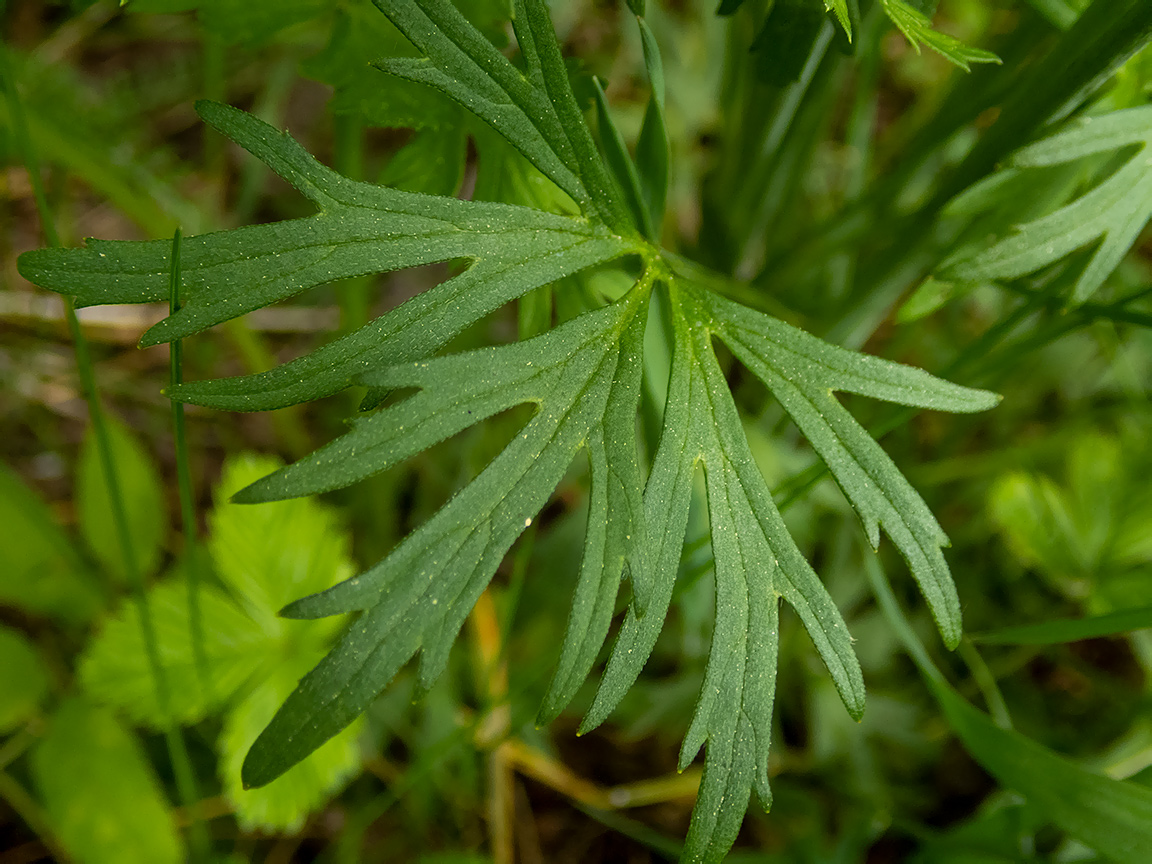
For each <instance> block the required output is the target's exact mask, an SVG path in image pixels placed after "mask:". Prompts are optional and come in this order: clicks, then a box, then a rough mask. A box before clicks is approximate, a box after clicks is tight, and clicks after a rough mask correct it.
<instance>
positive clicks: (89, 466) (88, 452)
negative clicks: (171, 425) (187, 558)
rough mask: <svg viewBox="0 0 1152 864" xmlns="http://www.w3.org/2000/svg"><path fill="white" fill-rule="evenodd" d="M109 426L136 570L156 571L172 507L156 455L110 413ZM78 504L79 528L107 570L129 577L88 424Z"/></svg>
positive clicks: (143, 572) (120, 578)
mask: <svg viewBox="0 0 1152 864" xmlns="http://www.w3.org/2000/svg"><path fill="white" fill-rule="evenodd" d="M106 425H107V429H108V439H109V444H110V446H111V448H112V458H113V462H114V463H115V465H116V469H115V470H116V479H117V483H118V485H119V489H120V495H121V497H122V499H123V502H124V515H125V516H126V517H127V520H128V533H129V534H130V535H131V539H132V549H133V552H134V554H135V556H136V572H137V574H139V575H140V576H147V575H149V574H151V573H154V572H155V571H156V567H157V566H158V565H159V563H160V552H161V544H162V543H163V541H164V534H165V532H166V531H167V529H168V512H167V510H168V508H167V506H166V504H165V500H164V492H163V485H162V484H161V482H160V472H159V470H157V467H156V462H155V460H154V459H153V458H152V457H151V455H149V453H148V452H147V451H146V450H145V449H144V447H143V446H142V445H141V444H140V442H139V441H137V440H136V438H135V436H133V435H132V434H131V433H130V432H129V431H128V430H127V429H125V428H124V427H123V426H122V425H120V424H119V423H118V422H116V421H114V420H112V419H111V418H108V421H107V423H106ZM76 504H77V508H78V510H79V520H80V533H81V534H83V536H84V539H85V541H87V543H88V548H90V549H91V550H92V553H93V554H94V555H95V556H96V558H97V560H99V561H100V563H101V564H102V565H103V566H104V568H105V570H106V571H107V572H108V573H109V574H111V575H112V576H113V577H114V578H116V579H117V580H118V581H121V582H124V581H126V580H127V578H128V572H127V570H126V569H125V566H124V555H123V552H122V550H121V548H120V539H119V535H118V533H117V530H116V523H115V521H114V520H113V518H112V513H113V510H112V498H111V495H110V492H109V485H108V480H107V478H106V477H105V475H104V468H103V465H102V463H101V459H100V452H99V448H98V447H97V446H96V435H95V433H94V431H93V430H92V428H89V429H88V432H87V434H86V435H85V436H84V444H83V445H82V446H81V448H80V466H79V469H78V471H77V478H76Z"/></svg>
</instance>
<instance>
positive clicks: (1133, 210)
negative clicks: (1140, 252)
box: [941, 106, 1152, 304]
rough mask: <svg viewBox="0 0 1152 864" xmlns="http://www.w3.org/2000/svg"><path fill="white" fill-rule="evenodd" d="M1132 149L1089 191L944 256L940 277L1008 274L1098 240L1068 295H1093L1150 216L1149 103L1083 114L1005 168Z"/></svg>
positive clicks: (1019, 273)
mask: <svg viewBox="0 0 1152 864" xmlns="http://www.w3.org/2000/svg"><path fill="white" fill-rule="evenodd" d="M1124 148H1135V149H1134V150H1133V151H1132V154H1131V157H1130V158H1129V159H1128V160H1127V161H1126V162H1125V163H1124V164H1123V165H1122V166H1121V167H1120V168H1119V169H1117V170H1116V171H1115V172H1114V173H1112V175H1111V176H1109V177H1108V178H1107V179H1106V180H1104V181H1103V182H1102V183H1100V184H1099V185H1097V186H1096V187H1095V188H1093V189H1092V190H1091V191H1089V192H1087V193H1086V194H1084V195H1082V196H1080V197H1079V198H1077V199H1076V200H1075V201H1073V202H1071V203H1070V204H1067V205H1065V206H1064V207H1061V208H1060V209H1058V210H1056V211H1055V212H1053V213H1050V214H1048V215H1047V216H1044V217H1043V218H1040V219H1036V220H1034V221H1031V222H1028V223H1027V224H1025V225H1022V226H1020V228H1019V229H1018V230H1017V231H1016V232H1015V233H1013V234H1010V235H1009V236H1007V237H1005V238H1003V239H1001V240H1000V241H999V242H997V243H995V244H994V245H993V246H992V247H991V248H989V249H982V250H979V251H978V252H974V251H973V250H962V251H961V252H960V253H958V254H957V255H956V256H955V257H954V258H953V259H951V260H950V261H947V262H945V264H944V266H943V268H942V270H941V275H942V276H944V278H949V279H959V280H965V281H980V280H986V279H1014V278H1016V277H1018V276H1024V275H1026V274H1028V273H1033V272H1035V271H1037V270H1039V269H1040V268H1042V267H1045V266H1047V265H1049V264H1052V263H1054V262H1056V261H1059V260H1060V259H1061V258H1063V257H1065V256H1066V255H1068V254H1070V253H1072V252H1074V251H1075V250H1077V249H1080V248H1083V247H1086V246H1088V245H1089V244H1093V243H1099V246H1098V247H1097V248H1096V250H1095V252H1094V253H1093V255H1092V258H1091V260H1090V261H1089V262H1088V265H1087V267H1085V268H1084V272H1083V273H1082V274H1081V276H1080V278H1079V279H1078V280H1077V282H1076V286H1075V288H1074V289H1073V290H1072V298H1071V302H1072V303H1074V304H1079V303H1082V302H1084V301H1085V300H1087V299H1088V298H1089V297H1091V296H1092V295H1093V294H1094V293H1095V292H1096V290H1097V289H1098V288H1099V287H1100V286H1101V285H1102V284H1103V283H1104V280H1105V279H1107V278H1108V277H1109V276H1110V275H1111V274H1112V271H1113V270H1115V269H1116V267H1117V266H1119V264H1120V262H1121V261H1122V260H1123V258H1124V256H1125V255H1127V254H1128V250H1129V249H1131V248H1132V245H1133V244H1134V243H1135V242H1136V239H1137V238H1138V237H1139V236H1140V233H1141V232H1142V231H1143V230H1144V228H1145V226H1147V224H1148V221H1149V219H1152V107H1149V106H1144V107H1140V108H1128V109H1125V110H1122V111H1114V112H1113V113H1111V114H1105V115H1103V116H1100V117H1084V118H1082V119H1080V120H1077V121H1075V122H1074V123H1072V124H1071V125H1070V126H1069V127H1068V128H1067V129H1065V130H1063V131H1061V132H1058V133H1056V134H1055V135H1052V136H1050V137H1048V138H1045V139H1044V140H1042V141H1038V142H1037V143H1035V144H1032V145H1030V146H1028V147H1025V148H1024V149H1023V150H1020V151H1019V152H1017V153H1016V155H1015V156H1013V157H1012V162H1011V168H1010V169H1009V170H1016V169H1022V168H1040V167H1047V166H1053V165H1063V164H1066V163H1070V162H1075V161H1077V160H1080V159H1084V158H1087V157H1092V156H1096V155H1098V154H1106V153H1110V152H1113V151H1119V150H1123V149H1124Z"/></svg>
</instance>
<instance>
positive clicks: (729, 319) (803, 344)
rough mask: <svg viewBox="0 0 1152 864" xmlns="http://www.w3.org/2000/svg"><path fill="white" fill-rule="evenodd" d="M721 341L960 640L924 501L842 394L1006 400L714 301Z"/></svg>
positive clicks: (969, 402)
mask: <svg viewBox="0 0 1152 864" xmlns="http://www.w3.org/2000/svg"><path fill="white" fill-rule="evenodd" d="M704 302H705V304H706V308H707V310H708V312H709V313H710V315H711V316H712V317H713V318H714V320H715V322H716V324H715V328H716V334H717V335H718V336H719V337H720V338H721V339H723V340H724V342H725V343H726V344H727V345H728V347H729V348H731V349H732V352H733V353H734V354H735V355H736V356H737V357H738V358H740V360H741V362H743V363H744V365H745V366H747V367H748V369H749V370H750V371H751V372H752V373H753V374H755V375H756V377H758V378H759V379H760V380H761V381H763V382H764V383H765V385H767V387H768V389H769V390H771V391H772V394H773V395H774V396H775V397H776V398H777V399H779V400H780V403H781V405H783V406H784V410H786V411H787V412H788V413H789V415H791V417H792V419H793V420H794V421H795V422H796V425H797V426H798V427H800V431H801V432H803V433H804V436H805V437H806V438H807V439H808V441H809V442H810V443H811V444H812V446H813V447H814V448H815V449H816V452H817V453H819V454H820V458H821V459H823V460H824V462H825V464H827V465H828V468H829V470H830V471H831V472H832V476H833V477H834V478H835V479H836V482H837V483H838V484H839V486H840V488H841V489H842V490H843V491H844V494H845V495H846V496H847V498H848V500H849V501H850V502H851V503H852V506H853V507H854V508H855V510H856V512H857V513H858V514H859V516H860V519H861V520H862V521H863V523H864V529H865V531H866V532H867V534H868V539H869V541H870V542H871V543H872V546H873V548H875V547H877V546H878V545H879V543H880V529H881V528H883V529H884V530H885V531H886V532H887V533H888V536H889V537H891V538H892V541H893V542H894V543H895V544H896V546H897V548H898V549H899V550H900V552H901V553H902V554H903V555H904V557H905V559H906V560H907V561H908V565H909V567H910V568H911V570H912V575H913V577H915V579H916V581H917V583H918V584H919V585H920V590H921V591H922V592H923V594H924V597H925V599H926V600H927V601H928V604H929V606H930V607H931V609H932V613H933V615H934V616H935V618H936V625H937V627H939V629H940V633H941V635H942V636H943V637H944V642H945V644H947V645H948V646H949V647H953V648H954V647H955V646H956V645H957V644H958V643H959V641H960V630H961V625H960V601H959V598H958V597H957V596H956V588H955V586H954V585H953V583H952V577H951V575H950V574H949V572H948V565H947V563H946V562H945V561H944V556H943V554H942V553H941V551H940V549H941V547H942V546H946V545H947V544H948V538H947V537H946V536H945V535H944V532H943V530H941V528H940V526H939V524H938V523H937V522H936V520H935V518H933V516H932V513H931V512H930V511H929V510H928V506H927V505H926V504H925V503H924V501H923V499H921V498H920V496H919V495H917V494H916V491H915V490H914V489H913V488H912V486H911V485H910V484H909V483H908V481H907V480H906V479H904V476H903V475H902V474H901V473H900V471H899V470H898V469H897V468H896V466H895V465H893V464H892V461H891V460H890V459H889V458H888V456H887V455H886V454H885V453H884V451H883V450H882V449H881V448H880V445H879V444H877V443H876V441H875V440H874V439H873V438H872V437H871V436H870V435H869V434H868V433H867V432H866V431H864V429H863V428H862V427H861V426H860V425H859V424H857V423H856V421H855V420H853V419H852V417H851V415H850V414H849V413H848V412H847V410H845V408H844V407H843V406H842V405H841V404H840V403H839V402H838V401H837V399H836V397H835V396H834V395H833V392H834V391H841V392H845V393H858V394H860V395H863V396H871V397H873V398H876V399H884V400H886V401H888V402H896V403H898V404H902V405H911V406H914V407H917V408H930V409H935V410H939V411H957V412H972V411H985V410H987V409H989V408H991V407H993V406H994V405H996V403H997V402H999V397H998V396H996V395H995V394H993V393H988V392H987V391H983V390H970V389H968V388H966V387H960V386H958V385H956V384H950V383H948V382H947V381H941V380H940V379H938V378H933V377H932V376H931V375H929V374H928V373H927V372H924V371H923V370H920V369H915V368H912V367H909V366H901V365H899V364H897V363H892V362H889V361H886V360H880V359H878V358H874V357H866V356H864V355H862V354H857V353H856V352H853V351H847V350H845V349H843V348H837V347H835V346H833V345H829V344H828V343H826V342H824V341H823V340H820V339H817V338H816V337H814V336H810V335H809V334H807V333H805V332H803V331H802V330H797V329H796V328H795V327H790V326H788V325H787V324H784V323H783V322H781V321H777V320H775V319H773V318H771V317H769V316H767V315H761V314H759V313H756V312H754V311H752V310H751V309H748V308H747V307H744V306H740V305H738V304H736V303H732V302H730V301H727V300H724V299H723V298H721V297H718V296H716V295H709V296H708V297H707V298H706V299H705V301H704Z"/></svg>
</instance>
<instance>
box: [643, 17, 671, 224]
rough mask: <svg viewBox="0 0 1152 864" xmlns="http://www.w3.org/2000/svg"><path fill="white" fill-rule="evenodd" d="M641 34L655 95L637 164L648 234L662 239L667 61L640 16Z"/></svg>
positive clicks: (666, 157)
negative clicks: (665, 64)
mask: <svg viewBox="0 0 1152 864" xmlns="http://www.w3.org/2000/svg"><path fill="white" fill-rule="evenodd" d="M637 23H638V24H639V25H640V38H641V42H642V44H643V46H644V65H645V67H646V68H647V70H648V83H649V84H650V85H651V87H652V95H651V96H650V97H649V99H648V107H647V109H645V112H644V122H643V124H642V125H641V126H640V138H639V139H638V140H637V142H636V164H637V168H638V171H639V180H640V191H641V193H642V195H643V199H644V206H645V209H646V210H647V224H648V225H650V226H651V229H652V230H651V232H650V233H649V234H648V235H647V236H648V237H649V238H650V239H652V240H653V241H656V242H659V239H660V228H661V226H662V225H663V224H664V208H665V206H666V203H667V200H668V160H669V144H668V129H667V126H666V125H665V122H664V63H663V61H662V60H661V59H660V46H659V45H657V43H656V37H655V36H654V35H653V34H652V30H651V29H650V28H649V27H648V24H647V22H646V21H645V20H644V19H643V18H638V19H637Z"/></svg>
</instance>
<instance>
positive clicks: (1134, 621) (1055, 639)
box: [972, 606, 1152, 645]
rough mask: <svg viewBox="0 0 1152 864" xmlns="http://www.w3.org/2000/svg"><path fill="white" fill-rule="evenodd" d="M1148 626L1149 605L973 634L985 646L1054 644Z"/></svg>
mask: <svg viewBox="0 0 1152 864" xmlns="http://www.w3.org/2000/svg"><path fill="white" fill-rule="evenodd" d="M1150 627H1152V606H1146V607H1143V608H1140V609H1124V610H1123V611H1120V612H1111V613H1109V614H1107V615H1096V616H1093V617H1091V618H1055V619H1053V620H1051V621H1041V622H1039V623H1037V624H1021V625H1019V626H1016V627H1004V628H1001V629H1000V630H992V631H990V632H988V633H976V634H973V636H972V639H973V641H975V642H982V643H984V644H986V645H1058V644H1061V643H1063V642H1079V641H1080V640H1081V639H1100V638H1105V637H1109V636H1122V635H1124V634H1125V633H1130V632H1131V631H1133V630H1146V629H1148V628H1150Z"/></svg>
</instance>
